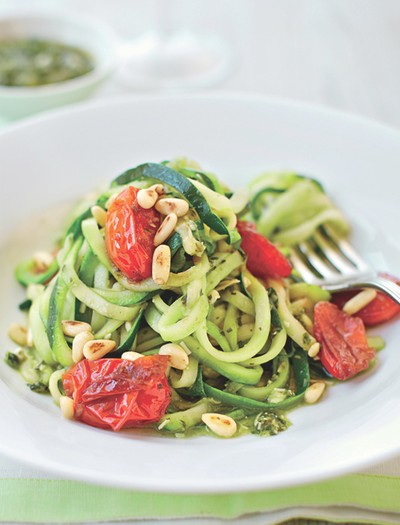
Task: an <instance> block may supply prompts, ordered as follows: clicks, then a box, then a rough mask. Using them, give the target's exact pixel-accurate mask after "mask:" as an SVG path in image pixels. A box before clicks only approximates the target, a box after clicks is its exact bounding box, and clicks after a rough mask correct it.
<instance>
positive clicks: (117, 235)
mask: <svg viewBox="0 0 400 525" xmlns="http://www.w3.org/2000/svg"><path fill="white" fill-rule="evenodd" d="M138 191H139V190H138V189H137V188H135V187H133V186H128V188H126V189H125V190H123V191H122V192H121V193H120V194H119V195H118V196H117V197H116V199H115V200H114V202H113V203H112V204H111V206H110V208H109V209H108V211H107V219H106V229H105V238H106V248H107V253H108V256H109V257H110V259H111V260H112V262H113V263H114V264H115V266H116V267H117V268H118V269H119V270H120V271H121V272H122V273H123V274H124V275H126V276H127V277H128V278H129V279H132V280H133V281H136V282H138V281H143V280H144V279H147V278H148V277H151V265H152V259H153V253H154V235H155V233H156V231H157V230H158V228H159V226H160V223H161V216H160V214H159V213H158V212H157V211H156V210H155V209H154V208H150V209H148V210H145V209H144V208H141V207H140V206H139V204H138V202H137V194H138Z"/></svg>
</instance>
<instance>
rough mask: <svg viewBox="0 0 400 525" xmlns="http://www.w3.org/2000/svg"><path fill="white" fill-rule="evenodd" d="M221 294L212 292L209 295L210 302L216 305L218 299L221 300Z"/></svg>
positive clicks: (215, 291)
mask: <svg viewBox="0 0 400 525" xmlns="http://www.w3.org/2000/svg"><path fill="white" fill-rule="evenodd" d="M220 297H221V296H220V294H219V293H218V292H217V290H212V291H211V292H210V293H209V294H208V301H209V303H210V304H215V303H216V302H217V301H218V299H219V298H220Z"/></svg>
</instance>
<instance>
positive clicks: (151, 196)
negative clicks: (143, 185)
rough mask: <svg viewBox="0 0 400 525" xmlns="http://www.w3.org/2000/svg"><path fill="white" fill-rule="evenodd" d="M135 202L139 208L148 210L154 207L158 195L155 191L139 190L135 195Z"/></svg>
mask: <svg viewBox="0 0 400 525" xmlns="http://www.w3.org/2000/svg"><path fill="white" fill-rule="evenodd" d="M136 198H137V201H138V204H139V206H140V207H141V208H144V209H145V210H148V209H150V208H152V207H153V206H154V204H155V203H156V202H157V199H158V193H157V192H156V190H151V189H150V188H148V189H146V190H139V191H138V194H137V197H136Z"/></svg>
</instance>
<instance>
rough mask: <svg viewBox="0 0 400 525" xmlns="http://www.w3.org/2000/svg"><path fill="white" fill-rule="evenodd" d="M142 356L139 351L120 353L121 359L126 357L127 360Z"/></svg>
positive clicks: (134, 359)
mask: <svg viewBox="0 0 400 525" xmlns="http://www.w3.org/2000/svg"><path fill="white" fill-rule="evenodd" d="M141 357H143V355H142V354H139V352H124V353H123V354H122V355H121V359H127V360H128V361H136V359H140V358H141Z"/></svg>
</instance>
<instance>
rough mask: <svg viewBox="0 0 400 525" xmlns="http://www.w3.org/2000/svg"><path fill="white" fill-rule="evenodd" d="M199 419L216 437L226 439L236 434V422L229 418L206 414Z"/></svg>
mask: <svg viewBox="0 0 400 525" xmlns="http://www.w3.org/2000/svg"><path fill="white" fill-rule="evenodd" d="M201 419H202V421H203V423H205V424H206V425H207V426H208V428H209V429H210V430H212V431H213V432H214V433H215V434H217V436H220V437H225V438H227V437H232V436H233V435H234V434H235V433H236V430H237V424H236V421H235V420H234V419H232V418H231V417H229V416H225V415H223V414H212V413H207V414H203V415H202V416H201Z"/></svg>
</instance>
